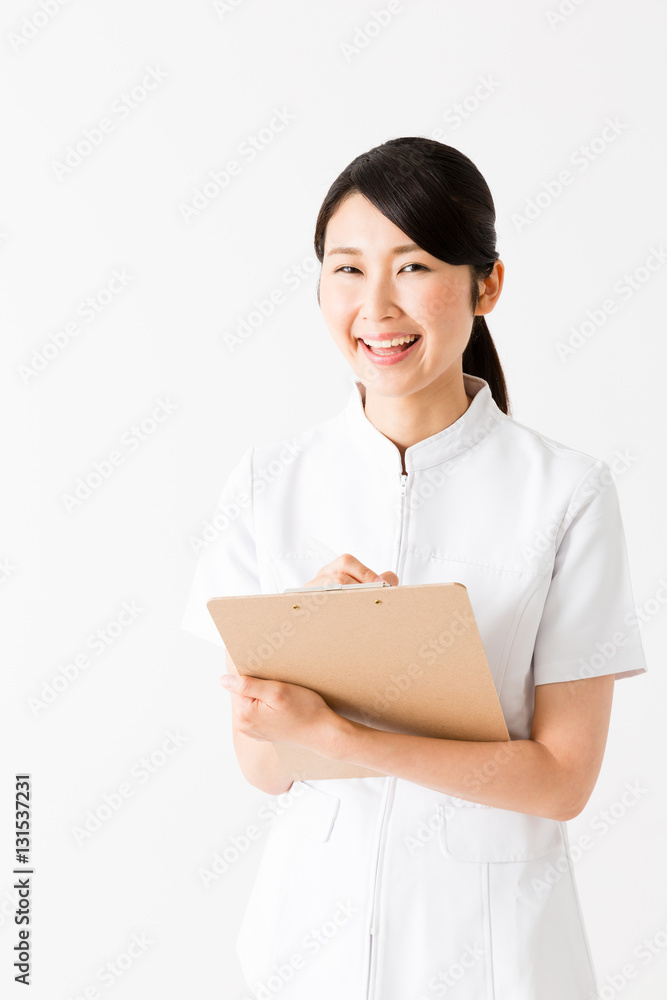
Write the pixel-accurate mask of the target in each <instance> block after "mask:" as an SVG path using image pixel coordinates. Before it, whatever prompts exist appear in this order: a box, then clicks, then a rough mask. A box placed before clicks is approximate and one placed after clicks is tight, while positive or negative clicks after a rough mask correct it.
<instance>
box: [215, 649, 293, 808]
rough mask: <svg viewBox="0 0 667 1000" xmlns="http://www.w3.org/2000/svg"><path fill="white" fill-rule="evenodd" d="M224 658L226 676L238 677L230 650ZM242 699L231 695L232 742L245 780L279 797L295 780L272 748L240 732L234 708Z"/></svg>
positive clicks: (265, 742)
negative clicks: (287, 772) (225, 661)
mask: <svg viewBox="0 0 667 1000" xmlns="http://www.w3.org/2000/svg"><path fill="white" fill-rule="evenodd" d="M225 657H226V660H227V673H228V674H235V675H236V676H237V677H238V676H239V672H238V670H237V669H236V667H235V665H234V661H233V660H232V658H231V656H230V655H229V653H228V652H227V650H225ZM239 698H240V695H232V738H233V740H234V750H235V751H236V758H237V760H238V762H239V766H240V768H241V771H242V773H243V776H244V778H245V779H246V780H247V781H248V782H250V784H251V785H254V786H255V787H256V788H259V789H261V790H262V791H263V792H266V793H267V794H268V795H280V794H282V792H287V791H289V789H290V788H291V787H292V784H293V782H292V779H291V778H290V777H289V776H288V775H287V774H286V773H285V771H284V770H283V767H282V765H281V763H280V760H279V758H278V755H277V753H276V749H275V747H274V746H273V744H272V743H269V742H267V741H265V740H256V739H253V737H252V736H245V735H244V734H243V733H240V732H238V728H237V719H236V712H235V711H234V705H235V702H236V701H237V700H238V699H239Z"/></svg>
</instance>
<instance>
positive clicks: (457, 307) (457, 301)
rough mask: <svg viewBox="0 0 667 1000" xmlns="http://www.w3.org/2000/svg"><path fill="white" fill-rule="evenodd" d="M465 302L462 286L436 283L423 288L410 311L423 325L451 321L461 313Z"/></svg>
mask: <svg viewBox="0 0 667 1000" xmlns="http://www.w3.org/2000/svg"><path fill="white" fill-rule="evenodd" d="M464 302H465V300H464V297H463V293H462V290H461V289H460V288H458V287H454V286H453V285H449V284H446V285H444V284H443V285H434V286H433V287H431V288H428V289H422V291H421V294H420V295H418V296H417V295H416V296H415V297H414V301H413V303H412V306H411V308H410V312H411V315H412V316H414V318H415V319H416V320H417V322H418V323H419V324H420V325H421V326H429V325H430V324H433V323H438V322H439V321H450V322H451V321H452V320H454V319H455V318H456V317H457V316H458V315H459V314H460V313H461V310H462V308H463V307H464Z"/></svg>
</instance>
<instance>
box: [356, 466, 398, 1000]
mask: <svg viewBox="0 0 667 1000" xmlns="http://www.w3.org/2000/svg"><path fill="white" fill-rule="evenodd" d="M407 492H408V473H401V513H400V518H401V526H400V532H399V536H398V549H397V554H396V571H395V572H396V576H398V575H399V574H398V571H399V569H400V568H401V543H402V541H403V534H404V524H403V522H404V520H405V496H406V494H407ZM399 580H400V577H399ZM395 790H396V778H395V777H394V776H393V775H387V780H386V781H385V786H384V793H383V806H382V821H381V824H380V834H379V837H378V846H377V855H376V858H375V872H374V874H373V896H372V902H371V914H370V920H369V923H368V933H369V943H368V975H367V979H366V1000H372V997H373V994H374V992H375V968H376V961H377V945H376V942H375V938H377V932H378V925H377V924H376V922H375V921H376V915H377V911H378V901H379V895H380V870H381V866H382V858H383V856H384V847H385V843H386V839H387V838H386V830H387V826H388V818H389V813H390V810H391V805H392V803H393V801H394V793H395Z"/></svg>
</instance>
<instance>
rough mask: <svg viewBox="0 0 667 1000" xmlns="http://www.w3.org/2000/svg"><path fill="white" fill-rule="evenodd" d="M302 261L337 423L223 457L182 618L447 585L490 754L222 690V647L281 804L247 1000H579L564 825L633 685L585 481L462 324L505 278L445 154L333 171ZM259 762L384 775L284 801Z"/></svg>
mask: <svg viewBox="0 0 667 1000" xmlns="http://www.w3.org/2000/svg"><path fill="white" fill-rule="evenodd" d="M315 250H316V253H317V257H318V259H319V261H320V262H321V265H322V268H321V276H320V283H319V285H318V301H319V304H320V307H321V310H322V315H323V317H324V320H325V322H326V325H327V327H328V329H329V331H330V333H331V336H332V337H333V339H334V342H335V344H336V346H337V348H338V349H339V350H340V351H341V353H342V354H343V357H344V358H345V360H346V361H347V363H348V364H349V366H350V369H351V372H352V373H353V374H352V379H351V382H352V384H351V387H350V395H349V398H348V401H347V404H346V406H345V408H344V409H343V410H342V411H341V412H340V413H339V414H337V415H336V416H335V417H333V418H331V419H329V420H325V421H323V422H321V423H319V424H317V425H315V426H313V427H310V428H308V429H307V430H305V431H304V432H303V433H302V434H300V435H298V436H297V438H295V439H293V440H290V441H278V442H273V443H269V444H264V445H258V446H253V447H250V448H248V449H247V450H246V452H245V453H244V455H243V456H242V458H241V459H240V461H239V462H238V463H237V465H236V466H235V468H234V469H233V470H232V472H231V474H230V475H229V477H228V479H227V482H226V484H225V487H224V489H223V492H222V496H221V498H220V510H222V511H225V512H226V513H227V524H226V525H225V526H224V528H223V530H221V531H220V537H219V538H218V540H217V541H216V542H215V543H213V544H212V545H211V546H210V547H209V549H207V550H206V551H205V552H204V553H203V554H202V556H201V557H200V560H199V564H198V566H197V571H196V574H195V580H194V582H193V586H192V589H191V593H190V597H189V602H188V606H187V609H186V613H185V617H184V619H183V623H182V625H183V627H184V628H187V629H189V630H190V631H192V632H194V633H195V634H197V635H200V636H202V637H203V638H207V639H210V640H211V641H213V642H216V643H218V644H219V645H221V640H220V637H219V635H218V633H217V630H216V629H215V627H214V625H213V622H212V620H211V618H210V615H209V614H208V611H207V609H206V601H207V600H208V599H209V598H210V597H214V596H222V595H226V594H252V593H276V592H281V591H283V590H284V589H286V588H288V587H302V586H314V585H321V584H323V583H326V582H329V581H332V580H333V581H337V582H340V583H354V582H360V583H365V582H370V581H373V580H377V579H378V577H380V578H382V579H385V580H387V581H389V582H390V583H391V584H392V585H394V586H396V585H401V584H403V585H405V584H417V583H436V582H447V581H458V582H461V583H464V584H465V585H466V587H467V589H468V592H469V596H470V599H471V603H472V607H473V610H474V612H475V616H476V619H477V622H478V625H479V628H480V633H481V636H482V640H483V642H484V647H485V650H486V653H487V658H488V661H489V665H490V668H491V672H492V675H493V679H494V683H495V686H496V690H497V692H498V696H499V699H500V703H501V706H502V708H503V713H504V716H505V720H506V722H507V727H508V730H509V733H510V736H511V741H510V743H509V744H506V743H479V742H464V741H456V740H446V739H435V738H428V737H421V736H411V735H405V734H396V733H386V732H383V731H380V730H376V729H372V728H370V727H367V726H363V725H360V724H358V723H356V722H351V721H350V720H347V719H345V718H343V717H341V716H339V715H338V714H336V713H335V712H333V711H332V710H331V709H330V708H329V707H328V705H327V704H326V703H325V701H324V700H323V699H322V698H321V697H320V696H319V695H318V694H317V693H316V692H315V691H312V690H311V689H309V688H306V687H302V686H300V685H295V684H286V683H280V682H277V681H266V680H262V679H259V678H255V677H241V676H240V675H239V674H238V671H237V670H236V668H235V666H234V664H233V662H232V661H231V658H230V657H229V654H227V674H226V676H225V677H224V678H222V680H223V682H225V686H226V687H227V689H228V690H229V692H230V695H231V702H232V731H233V740H234V746H235V750H236V753H237V757H238V761H239V764H240V767H241V769H242V772H243V774H244V775H245V777H246V778H247V780H248V781H249V782H250V783H252V784H253V785H255V786H256V787H258V788H260V789H262V790H263V791H265V792H267V793H269V794H271V795H276V796H277V795H282V793H285V792H288V791H289V795H288V796H284V800H285V801H286V802H287V806H286V807H285V808H283V809H282V810H281V811H280V812H279V814H278V815H277V818H276V819H275V820H274V822H273V823H272V825H271V827H270V830H269V833H268V835H267V838H266V841H265V844H264V848H263V853H262V856H261V860H260V862H259V866H258V869H257V872H256V877H255V881H254V884H253V888H252V892H251V895H250V898H249V900H248V903H247V906H246V910H245V913H244V915H243V920H242V924H241V928H240V934H239V938H238V941H237V954H238V957H239V960H240V963H241V968H242V970H243V973H244V976H245V978H246V981H247V984H248V987H249V989H250V990H251V991H252V992H253V994H254V995H255V996H256V997H272V996H274V995H276V996H280V997H282V998H285V1000H301V998H303V1000H305V998H308V1000H312V998H313V997H318V998H324V1000H340V998H342V997H346V998H347V997H349V998H354V1000H370V998H374V1000H432V998H435V997H441V996H448V997H449V996H451V997H455V998H456V1000H564V998H567V1000H594V998H596V997H597V996H598V985H597V982H596V975H595V969H594V964H593V961H592V956H591V952H590V948H589V944H588V938H587V934H586V928H585V922H584V918H583V916H582V912H581V908H580V905H579V897H578V893H577V887H576V882H575V876H574V870H573V861H572V854H571V851H570V846H569V841H568V835H567V821H568V820H570V819H572V818H574V817H575V816H578V815H579V814H580V813H581V812H582V810H583V809H584V808H585V807H586V803H587V802H588V800H589V797H590V795H591V792H592V791H593V789H594V787H595V784H596V781H597V778H598V774H599V772H600V767H601V764H602V760H603V754H604V750H605V744H606V740H607V732H608V726H609V719H610V713H611V705H612V695H613V689H614V680H615V679H619V678H623V677H631V676H636V675H639V674H642V673H645V672H646V670H647V667H646V663H645V659H644V653H643V649H642V645H641V639H640V636H639V632H638V631H637V629H636V627H634V626H631V625H630V624H629V623H631V622H633V621H634V620H635V619H634V600H633V594H632V587H631V583H630V576H629V570H628V559H627V551H626V545H625V538H624V533H623V526H622V521H621V515H620V509H619V501H618V496H617V493H616V488H615V485H614V481H613V478H612V476H611V470H610V469H609V466H608V465H607V464H606V462H604V461H603V460H601V459H599V458H596V457H595V456H591V455H588V454H586V453H584V452H581V451H578V450H576V449H574V448H572V447H569V446H567V445H565V444H562V443H560V442H557V441H554V440H552V439H551V438H548V437H546V436H545V435H544V434H541V433H540V432H539V431H537V430H534V429H531V428H529V427H526V426H525V425H523V424H521V423H518V422H517V421H515V420H514V419H513V417H512V416H511V414H510V406H509V402H508V394H507V388H506V384H505V379H504V376H503V371H502V368H501V365H500V361H499V358H498V354H497V352H496V349H495V347H494V344H493V341H492V339H491V336H490V333H489V329H488V326H487V324H486V320H485V316H487V315H488V314H489V313H490V312H491V311H492V310H493V309H494V308H495V306H496V304H497V302H498V299H499V297H500V294H501V291H502V287H503V279H504V267H503V263H502V261H501V260H500V259H499V255H498V252H497V250H496V232H495V208H494V203H493V199H492V196H491V193H490V191H489V188H488V186H487V184H486V182H485V180H484V178H483V177H482V176H481V174H480V172H479V171H478V170H477V168H476V167H475V165H474V164H473V163H472V162H471V161H470V160H469V159H468V158H467V157H466V156H464V155H463V154H462V153H461V152H459V151H457V150H456V149H454V148H452V147H451V146H447V145H444V144H442V143H440V142H436V141H435V140H431V139H426V138H421V137H400V138H396V139H392V140H389V141H388V142H385V143H383V144H382V145H380V146H376V147H375V148H373V149H371V150H369V151H368V152H366V153H363V154H361V155H360V156H358V157H357V158H356V159H355V160H353V161H352V163H350V164H349V166H348V167H346V168H345V170H344V171H343V172H342V173H341V174H340V176H339V177H338V178H337V179H336V180H335V181H334V183H333V185H332V186H331V188H330V190H329V191H328V193H327V195H326V197H325V199H324V203H323V205H322V207H321V209H320V213H319V216H318V219H317V223H316V231H315ZM328 556H331V557H330V558H328ZM258 640H259V637H258ZM390 683H391V677H390V676H389V672H388V685H389V684H390ZM272 742H273V743H287V744H293V745H297V746H301V747H307V748H309V749H311V750H314V751H316V752H317V753H319V754H321V755H323V756H325V757H330V758H333V759H336V760H339V761H345V762H350V763H355V764H359V765H362V766H364V767H367V768H371V769H374V770H377V771H378V772H380V773H381V775H382V776H378V777H364V778H348V779H320V780H308V781H294V782H293V781H292V780H291V778H290V777H289V775H287V774H286V773H285V772H284V770H283V769H282V767H281V764H280V761H279V759H278V757H277V755H276V752H275V749H274V747H273V746H272V745H271V743H272ZM281 801H282V800H281Z"/></svg>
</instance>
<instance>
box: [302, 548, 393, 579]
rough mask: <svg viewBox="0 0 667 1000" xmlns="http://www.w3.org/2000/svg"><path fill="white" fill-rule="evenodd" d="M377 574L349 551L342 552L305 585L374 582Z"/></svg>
mask: <svg viewBox="0 0 667 1000" xmlns="http://www.w3.org/2000/svg"><path fill="white" fill-rule="evenodd" d="M377 576H378V574H377V573H376V572H375V570H374V569H371V568H370V567H369V566H366V565H365V564H364V563H362V562H361V561H360V560H359V559H357V558H356V557H355V556H353V555H351V554H350V553H349V552H344V553H343V555H341V556H338V558H337V559H334V560H333V562H330V563H328V564H327V565H326V566H324V567H323V568H322V569H321V570H320V571H319V573H318V574H317V576H316V577H315V579H314V580H311V582H310V583H307V584H306V586H307V587H318V586H320V587H323V586H326V585H327V584H329V583H341V584H346V583H375V582H376V580H377Z"/></svg>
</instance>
